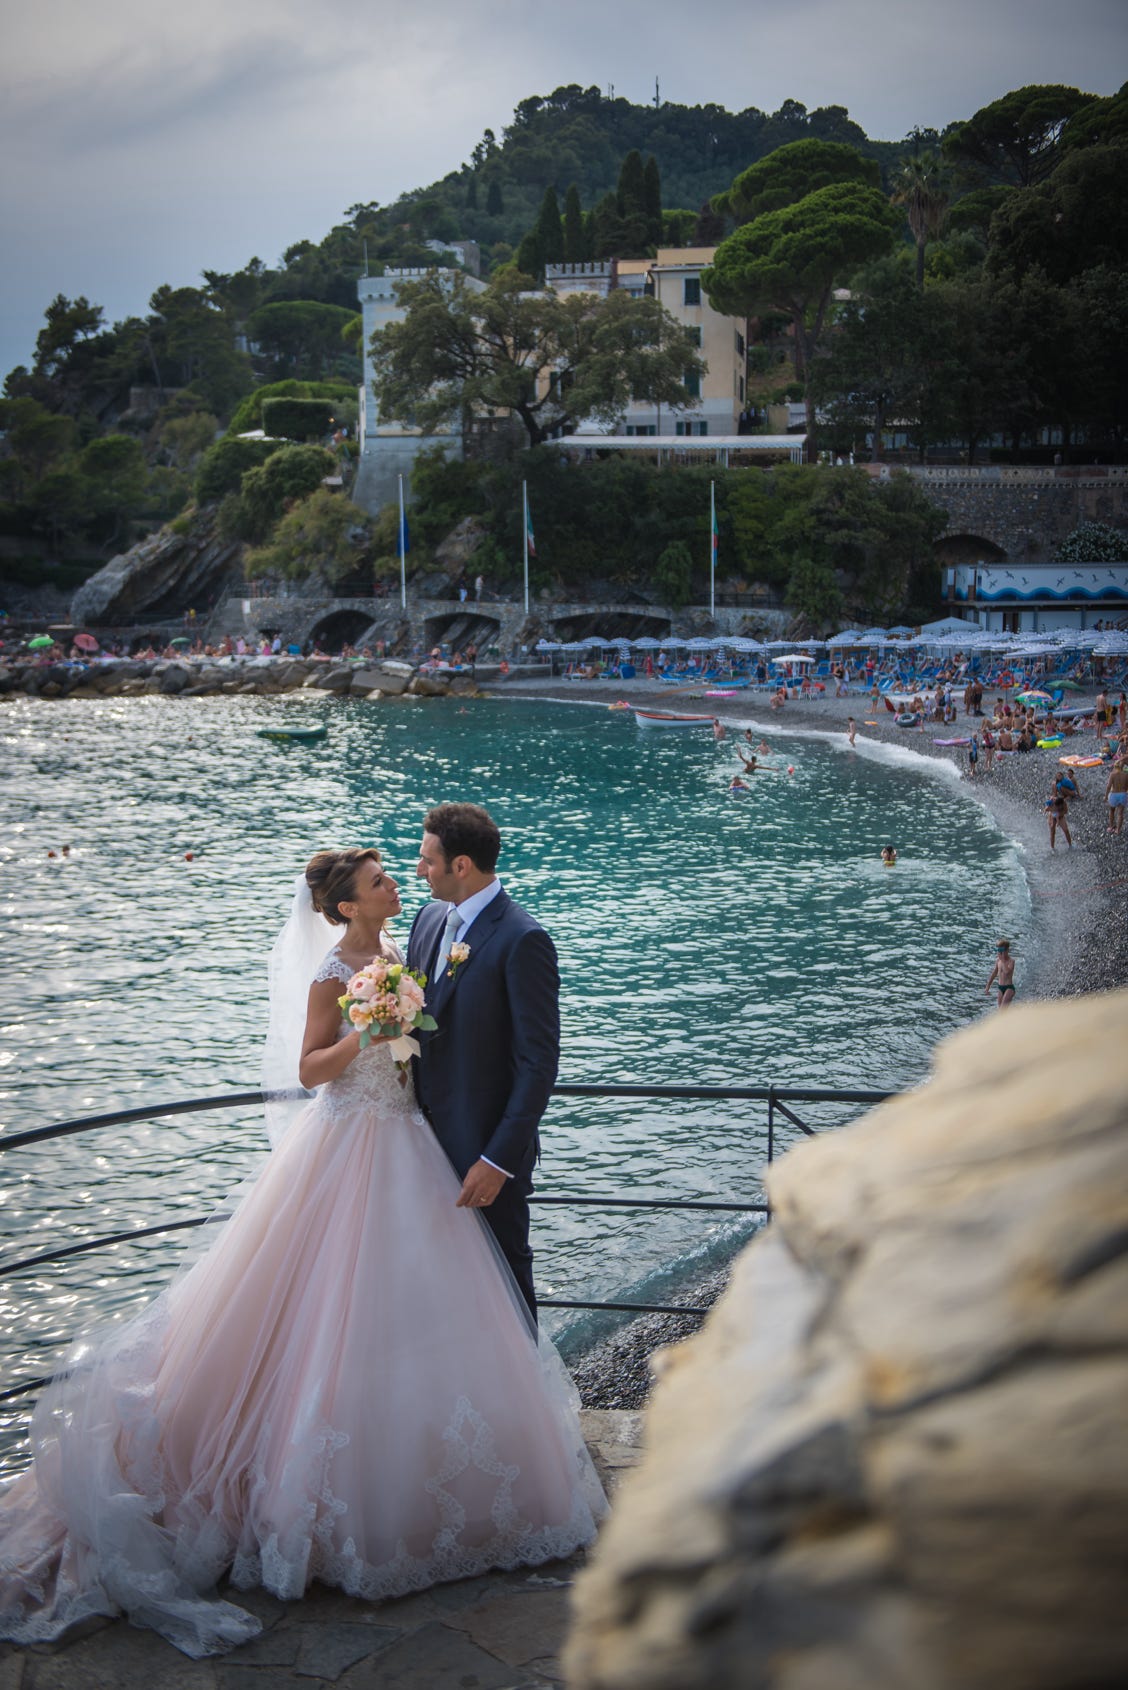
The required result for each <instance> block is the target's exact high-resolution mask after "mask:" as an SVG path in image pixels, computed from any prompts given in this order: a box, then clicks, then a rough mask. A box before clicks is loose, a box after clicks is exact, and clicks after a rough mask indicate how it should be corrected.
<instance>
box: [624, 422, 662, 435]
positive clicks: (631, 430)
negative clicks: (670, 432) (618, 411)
mask: <svg viewBox="0 0 1128 1690" xmlns="http://www.w3.org/2000/svg"><path fill="white" fill-rule="evenodd" d="M626 431H627V433H628V434H657V432H658V429H657V427H656V425H655V424H654V423H628V424H627V430H626Z"/></svg>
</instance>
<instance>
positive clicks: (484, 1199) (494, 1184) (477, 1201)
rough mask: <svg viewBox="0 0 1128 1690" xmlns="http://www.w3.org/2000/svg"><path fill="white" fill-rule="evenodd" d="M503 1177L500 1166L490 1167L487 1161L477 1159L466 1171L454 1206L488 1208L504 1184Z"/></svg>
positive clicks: (458, 1207) (459, 1207)
mask: <svg viewBox="0 0 1128 1690" xmlns="http://www.w3.org/2000/svg"><path fill="white" fill-rule="evenodd" d="M505 1178H506V1176H505V1175H504V1174H503V1173H502V1171H501V1169H500V1168H494V1167H491V1166H490V1164H489V1162H483V1161H482V1160H481V1159H479V1160H478V1161H477V1162H475V1163H474V1165H473V1167H472V1168H470V1169H469V1170H468V1171H467V1174H466V1178H465V1179H464V1180H463V1182H462V1190H461V1191H460V1192H459V1194H458V1201H457V1203H456V1204H455V1208H456V1209H488V1208H489V1206H490V1204H491V1203H492V1202H493V1200H494V1198H495V1197H496V1196H497V1194H498V1192H499V1191H500V1190H501V1188H502V1186H503V1185H504V1184H505Z"/></svg>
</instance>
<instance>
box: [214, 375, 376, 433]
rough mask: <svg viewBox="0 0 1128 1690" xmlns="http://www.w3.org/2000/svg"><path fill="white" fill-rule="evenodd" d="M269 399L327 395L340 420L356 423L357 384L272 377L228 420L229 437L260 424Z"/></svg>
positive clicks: (308, 397)
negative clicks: (282, 379) (354, 385)
mask: <svg viewBox="0 0 1128 1690" xmlns="http://www.w3.org/2000/svg"><path fill="white" fill-rule="evenodd" d="M268 399H327V400H328V401H329V403H330V406H331V407H332V409H333V413H334V415H335V416H336V418H337V421H338V422H339V423H344V424H346V425H347V426H348V427H349V428H352V427H354V426H355V423H356V388H355V387H353V386H352V385H351V384H350V383H349V382H347V381H294V380H291V381H271V382H267V383H266V384H265V385H264V386H263V387H256V388H255V391H254V392H253V393H248V394H247V397H246V398H245V399H244V400H242V401H241V403H240V404H239V407H238V409H237V410H236V412H235V414H234V416H233V417H232V418H231V421H230V423H229V424H228V428H227V434H228V438H230V437H231V436H232V435H236V434H248V433H250V431H251V430H252V429H256V428H261V427H262V426H263V423H262V408H263V405H264V404H265V403H266V401H267V400H268Z"/></svg>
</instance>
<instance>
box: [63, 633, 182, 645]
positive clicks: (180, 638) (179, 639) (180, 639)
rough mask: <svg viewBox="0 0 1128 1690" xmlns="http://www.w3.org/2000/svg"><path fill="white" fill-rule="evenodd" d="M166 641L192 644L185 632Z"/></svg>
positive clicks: (171, 643) (173, 643) (177, 643)
mask: <svg viewBox="0 0 1128 1690" xmlns="http://www.w3.org/2000/svg"><path fill="white" fill-rule="evenodd" d="M76 643H77V642H76ZM168 643H169V645H191V644H192V642H191V640H190V639H189V638H188V636H187V635H186V634H177V636H176V638H175V639H174V640H169V642H168Z"/></svg>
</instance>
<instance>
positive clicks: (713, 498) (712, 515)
mask: <svg viewBox="0 0 1128 1690" xmlns="http://www.w3.org/2000/svg"><path fill="white" fill-rule="evenodd" d="M716 487H717V483H716V482H715V481H710V483H709V615H710V616H711V617H715V616H716V614H717V593H716V585H717V583H716V576H717V494H716Z"/></svg>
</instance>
